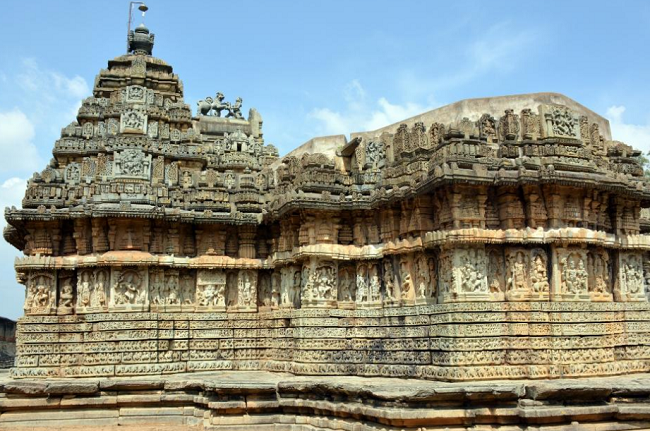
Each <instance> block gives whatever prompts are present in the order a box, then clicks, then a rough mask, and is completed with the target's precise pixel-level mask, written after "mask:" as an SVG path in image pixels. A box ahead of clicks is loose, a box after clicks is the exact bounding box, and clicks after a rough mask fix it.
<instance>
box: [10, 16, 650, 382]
mask: <svg viewBox="0 0 650 431" xmlns="http://www.w3.org/2000/svg"><path fill="white" fill-rule="evenodd" d="M153 40H154V39H153V34H151V33H150V32H149V30H148V29H147V28H145V27H143V26H141V27H138V28H137V29H136V30H135V31H134V32H132V33H131V36H130V49H129V52H128V54H126V55H122V56H119V57H116V58H114V59H113V60H110V61H109V62H108V67H107V68H106V69H103V70H101V71H100V72H99V74H98V75H97V77H96V79H95V83H94V88H93V95H92V96H91V97H89V98H87V99H85V100H83V103H82V105H81V107H80V108H79V111H78V114H77V119H76V121H75V122H73V123H72V124H70V125H68V126H66V127H64V128H63V129H62V131H61V137H60V138H59V139H58V140H57V141H56V142H55V143H54V148H53V158H52V160H51V161H50V163H49V164H48V165H47V166H44V167H43V170H42V171H41V172H38V173H35V174H34V176H33V177H32V178H31V180H30V181H29V184H28V187H27V191H26V193H25V197H24V199H23V201H22V207H21V208H15V207H12V208H7V209H6V210H5V218H6V220H7V222H8V226H7V228H6V229H5V232H4V237H5V238H6V240H7V241H8V242H10V243H11V244H12V245H14V246H15V247H16V248H18V249H19V250H21V251H23V252H24V256H22V257H20V258H18V259H17V260H16V263H15V267H16V272H17V278H18V280H19V282H20V283H22V284H24V285H25V289H26V298H25V304H24V311H25V315H24V317H22V318H21V319H20V320H19V322H18V331H17V335H16V338H17V359H16V366H15V367H14V368H13V369H12V376H13V377H14V378H34V377H120V376H136V375H160V374H172V373H181V372H194V371H202V372H207V371H215V370H221V371H223V370H263V371H274V372H288V373H293V374H297V375H347V376H367V377H372V376H384V377H409V378H419V379H429V380H447V381H468V380H486V379H520V378H525V379H536V378H560V377H584V376H608V375H620V374H629V373H635V372H646V371H650V312H649V310H650V307H649V304H648V297H649V296H650V295H649V293H648V288H649V284H650V260H649V259H648V253H649V252H650V236H648V232H649V231H650V223H648V222H647V220H646V219H645V218H643V217H642V213H643V212H644V209H645V208H648V207H650V182H648V180H647V179H646V177H645V176H644V172H643V168H642V165H641V163H640V161H639V157H638V156H639V155H640V152H639V151H637V150H635V149H633V148H631V147H630V146H629V145H626V144H625V143H622V142H619V141H616V140H614V139H615V138H616V137H615V136H614V137H612V136H611V132H610V128H609V123H608V121H607V120H606V119H605V118H603V117H601V116H600V115H598V114H596V113H594V112H592V111H590V110H589V109H588V108H586V107H584V106H582V105H580V104H579V103H577V102H575V101H573V100H571V99H569V98H568V97H566V96H563V95H561V94H556V93H537V94H524V95H516V96H504V97H492V98H484V99H471V100H464V101H460V102H457V103H454V104H451V105H447V106H443V107H441V108H438V109H435V110H433V111H429V112H425V113H422V114H420V115H417V116H415V117H412V118H409V119H404V121H401V122H399V123H396V124H392V125H389V126H386V127H384V128H381V129H378V130H375V131H360V132H355V133H351V135H350V138H349V139H347V138H346V137H345V136H330V137H315V138H314V139H312V140H310V141H309V142H307V143H305V144H304V145H303V146H301V147H299V148H297V149H295V150H294V151H292V152H290V153H289V154H288V155H287V156H285V157H282V158H281V157H279V153H278V150H277V149H276V148H275V147H274V146H273V145H269V144H266V143H265V141H264V134H263V120H262V115H261V114H260V113H258V112H257V111H256V110H255V109H250V110H248V113H247V115H246V112H245V109H244V104H243V101H242V100H241V99H237V100H235V101H232V100H230V101H228V100H226V98H225V97H224V95H223V94H221V93H216V94H215V96H214V97H212V96H211V97H206V98H205V99H204V100H200V101H198V102H196V101H191V102H189V101H186V100H184V97H183V84H182V82H181V80H180V79H179V77H178V76H177V75H176V74H174V73H173V69H172V67H171V66H170V65H169V64H167V63H166V62H164V61H162V60H160V59H157V58H155V57H153V56H152V49H153Z"/></svg>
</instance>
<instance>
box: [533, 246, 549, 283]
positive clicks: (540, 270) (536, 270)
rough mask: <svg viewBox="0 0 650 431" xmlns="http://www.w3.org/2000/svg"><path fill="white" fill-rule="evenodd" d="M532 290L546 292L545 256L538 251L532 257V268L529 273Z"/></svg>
mask: <svg viewBox="0 0 650 431" xmlns="http://www.w3.org/2000/svg"><path fill="white" fill-rule="evenodd" d="M530 281H531V284H532V290H533V292H534V293H543V292H548V290H549V284H548V274H547V271H546V257H545V255H542V254H541V253H538V254H536V255H535V257H534V258H533V270H532V272H531V275H530Z"/></svg>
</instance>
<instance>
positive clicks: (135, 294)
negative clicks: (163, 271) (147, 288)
mask: <svg viewBox="0 0 650 431" xmlns="http://www.w3.org/2000/svg"><path fill="white" fill-rule="evenodd" d="M141 284H142V278H141V277H140V275H139V274H138V273H137V272H135V271H125V272H123V273H122V274H120V276H119V278H118V281H117V286H116V289H115V294H116V295H115V304H118V305H122V304H136V303H138V299H139V289H140V285H141Z"/></svg>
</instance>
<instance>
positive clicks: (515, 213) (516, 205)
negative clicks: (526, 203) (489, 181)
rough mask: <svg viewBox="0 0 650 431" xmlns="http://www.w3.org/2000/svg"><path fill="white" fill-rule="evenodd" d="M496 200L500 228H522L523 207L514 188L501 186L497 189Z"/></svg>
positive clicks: (523, 223)
mask: <svg viewBox="0 0 650 431" xmlns="http://www.w3.org/2000/svg"><path fill="white" fill-rule="evenodd" d="M497 202H498V207H499V220H501V228H502V229H523V228H525V227H526V216H525V214H524V207H523V205H522V202H521V200H520V199H519V192H518V190H517V189H516V188H514V187H502V188H501V189H499V193H498V196H497Z"/></svg>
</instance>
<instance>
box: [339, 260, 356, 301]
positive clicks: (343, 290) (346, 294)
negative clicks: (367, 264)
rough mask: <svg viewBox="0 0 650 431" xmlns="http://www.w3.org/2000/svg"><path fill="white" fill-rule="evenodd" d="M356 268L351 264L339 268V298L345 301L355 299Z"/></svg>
mask: <svg viewBox="0 0 650 431" xmlns="http://www.w3.org/2000/svg"><path fill="white" fill-rule="evenodd" d="M353 272H354V269H353V268H352V267H349V266H344V267H342V268H339V292H338V293H339V300H340V301H344V302H349V301H353V300H354V298H353V294H354V289H353V286H354V274H353Z"/></svg>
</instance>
